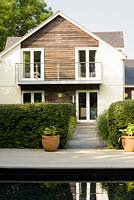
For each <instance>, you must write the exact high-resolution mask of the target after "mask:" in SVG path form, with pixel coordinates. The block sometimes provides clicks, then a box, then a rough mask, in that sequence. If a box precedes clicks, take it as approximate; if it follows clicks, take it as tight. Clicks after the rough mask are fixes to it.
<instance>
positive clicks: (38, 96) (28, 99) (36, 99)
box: [22, 91, 44, 103]
mask: <svg viewBox="0 0 134 200" xmlns="http://www.w3.org/2000/svg"><path fill="white" fill-rule="evenodd" d="M43 101H44V91H23V92H22V103H40V102H43Z"/></svg>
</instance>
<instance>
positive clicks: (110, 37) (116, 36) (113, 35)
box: [5, 32, 124, 50]
mask: <svg viewBox="0 0 134 200" xmlns="http://www.w3.org/2000/svg"><path fill="white" fill-rule="evenodd" d="M93 34H95V35H97V36H98V37H100V38H101V39H102V40H104V41H105V42H107V43H109V44H110V45H112V46H113V47H115V48H123V47H124V40H123V32H93ZM21 39H22V37H8V38H7V41H6V45H5V50H7V49H9V48H10V47H12V46H13V45H14V44H15V43H16V42H18V41H19V40H21Z"/></svg>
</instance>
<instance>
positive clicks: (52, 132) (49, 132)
mask: <svg viewBox="0 0 134 200" xmlns="http://www.w3.org/2000/svg"><path fill="white" fill-rule="evenodd" d="M59 143H60V135H59V129H57V128H56V127H55V126H50V127H46V128H45V129H44V130H43V134H42V146H43V148H44V150H45V151H57V149H58V147H59Z"/></svg>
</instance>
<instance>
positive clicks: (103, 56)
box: [96, 42, 124, 114]
mask: <svg viewBox="0 0 134 200" xmlns="http://www.w3.org/2000/svg"><path fill="white" fill-rule="evenodd" d="M122 58H123V56H122V57H121V54H120V53H119V52H118V51H116V50H114V49H113V48H112V47H109V45H106V44H104V43H101V42H100V46H99V49H98V51H97V55H96V59H97V61H98V62H99V61H101V62H102V84H101V85H100V89H99V100H98V114H101V113H102V112H103V111H104V110H105V109H108V107H109V105H110V104H111V103H113V102H116V101H120V100H123V97H124V64H123V60H122Z"/></svg>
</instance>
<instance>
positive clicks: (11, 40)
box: [5, 37, 21, 50]
mask: <svg viewBox="0 0 134 200" xmlns="http://www.w3.org/2000/svg"><path fill="white" fill-rule="evenodd" d="M20 39H21V37H8V38H7V41H6V45H5V50H7V49H9V48H10V47H12V46H13V45H14V44H15V43H16V42H18V41H19V40H20Z"/></svg>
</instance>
